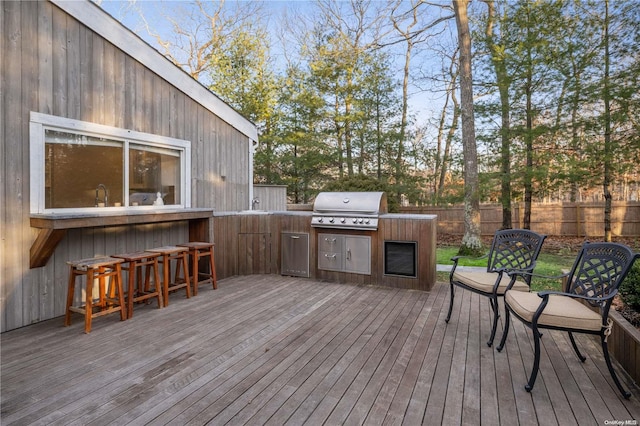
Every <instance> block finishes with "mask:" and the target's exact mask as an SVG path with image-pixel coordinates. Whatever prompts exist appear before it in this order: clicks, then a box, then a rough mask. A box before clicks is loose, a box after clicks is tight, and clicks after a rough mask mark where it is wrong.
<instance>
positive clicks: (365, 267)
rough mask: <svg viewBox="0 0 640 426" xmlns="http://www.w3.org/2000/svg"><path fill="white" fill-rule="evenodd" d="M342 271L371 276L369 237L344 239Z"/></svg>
mask: <svg viewBox="0 0 640 426" xmlns="http://www.w3.org/2000/svg"><path fill="white" fill-rule="evenodd" d="M344 243H345V244H344V259H345V265H344V271H345V272H353V273H356V274H365V275H371V237H364V236H362V237H361V236H350V235H349V236H345V237H344Z"/></svg>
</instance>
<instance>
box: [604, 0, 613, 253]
mask: <svg viewBox="0 0 640 426" xmlns="http://www.w3.org/2000/svg"><path fill="white" fill-rule="evenodd" d="M604 13H605V16H604V88H603V98H604V181H603V184H602V189H603V192H604V240H605V241H611V191H610V189H609V188H610V186H611V178H612V176H611V175H612V170H611V169H612V168H613V167H612V164H611V161H612V160H611V158H612V157H611V93H610V90H609V61H610V58H609V0H605V2H604Z"/></svg>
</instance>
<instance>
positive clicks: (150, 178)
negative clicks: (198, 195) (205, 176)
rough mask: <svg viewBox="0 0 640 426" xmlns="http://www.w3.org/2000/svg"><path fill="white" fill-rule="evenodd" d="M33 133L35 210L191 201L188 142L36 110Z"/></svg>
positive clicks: (170, 204) (181, 204) (163, 205)
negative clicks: (51, 114) (40, 112)
mask: <svg viewBox="0 0 640 426" xmlns="http://www.w3.org/2000/svg"><path fill="white" fill-rule="evenodd" d="M30 132H31V134H30V137H31V212H32V213H46V212H52V213H53V212H56V211H59V210H61V211H65V212H67V211H70V209H72V210H74V211H78V212H84V211H96V212H100V211H106V210H96V209H105V208H106V209H112V210H113V208H120V209H133V208H135V209H141V208H145V206H147V207H146V208H166V207H167V206H168V207H173V208H175V207H189V206H190V192H189V186H188V185H187V183H188V182H189V181H190V173H189V171H190V167H189V162H190V159H191V148H190V147H191V144H190V142H189V141H185V140H180V139H173V138H167V137H163V136H158V135H153V134H148V133H141V132H134V131H130V130H125V129H120V128H116V127H110V126H104V125H98V124H94V123H87V122H82V121H77V120H71V119H66V118H61V117H55V116H50V115H45V114H39V113H34V112H32V113H31V122H30ZM149 206H151V207H149Z"/></svg>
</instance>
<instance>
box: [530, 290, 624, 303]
mask: <svg viewBox="0 0 640 426" xmlns="http://www.w3.org/2000/svg"><path fill="white" fill-rule="evenodd" d="M552 294H557V295H560V296H566V297H571V298H572V299H581V300H593V301H606V300H609V299H612V298H613V297H614V296H615V295H616V294H618V289H615V290H613V291H612V292H611V293H609V295H608V296H605V297H596V296H585V295H582V294H575V293H566V292H564V291H555V290H545V291H541V292H539V293H538V297H541V298H543V299H548V298H549V296H551V295H552Z"/></svg>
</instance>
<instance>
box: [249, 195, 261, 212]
mask: <svg viewBox="0 0 640 426" xmlns="http://www.w3.org/2000/svg"><path fill="white" fill-rule="evenodd" d="M257 204H260V199H259V198H258V197H254V199H253V200H251V210H255V209H256V205H257Z"/></svg>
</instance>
